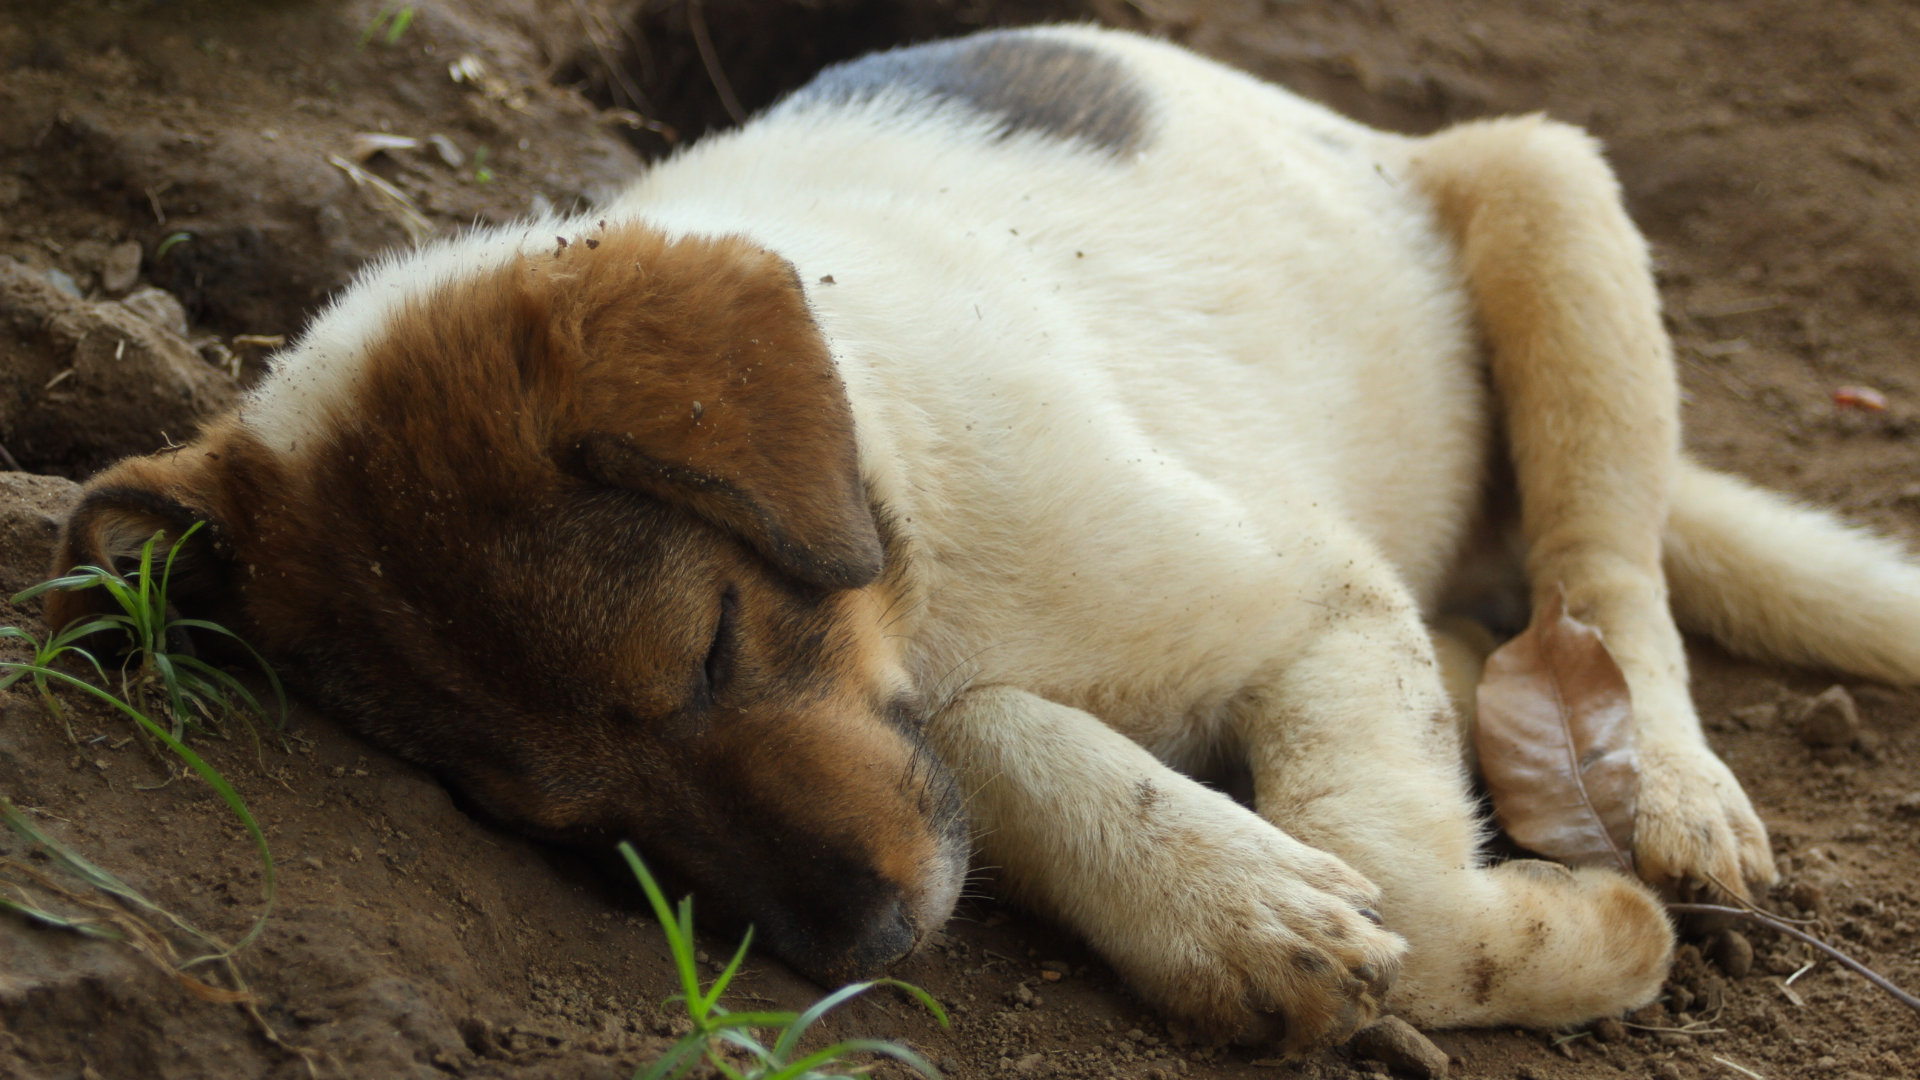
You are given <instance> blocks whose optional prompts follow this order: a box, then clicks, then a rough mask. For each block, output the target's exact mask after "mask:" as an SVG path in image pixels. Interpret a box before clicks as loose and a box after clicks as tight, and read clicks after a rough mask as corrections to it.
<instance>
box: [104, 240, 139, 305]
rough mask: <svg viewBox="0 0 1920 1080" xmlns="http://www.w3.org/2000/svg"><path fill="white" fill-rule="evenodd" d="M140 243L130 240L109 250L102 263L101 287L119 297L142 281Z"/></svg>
mask: <svg viewBox="0 0 1920 1080" xmlns="http://www.w3.org/2000/svg"><path fill="white" fill-rule="evenodd" d="M141 254H142V253H141V250H140V243H139V241H137V240H128V241H126V242H125V243H120V244H115V245H113V246H112V247H110V248H108V249H107V256H106V258H104V259H102V260H101V261H100V287H101V288H102V289H104V290H106V291H107V292H109V293H111V294H113V295H114V296H118V295H120V294H121V293H124V292H126V291H128V290H129V289H131V288H133V286H134V285H135V284H136V283H137V282H138V281H139V280H140V256H141Z"/></svg>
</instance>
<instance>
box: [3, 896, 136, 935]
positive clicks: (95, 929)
mask: <svg viewBox="0 0 1920 1080" xmlns="http://www.w3.org/2000/svg"><path fill="white" fill-rule="evenodd" d="M0 908H5V909H6V910H8V911H13V912H18V913H19V914H21V915H23V916H25V917H26V918H28V919H31V920H32V921H34V922H37V923H42V924H44V925H47V926H51V927H55V928H57V929H60V930H71V931H73V932H74V933H76V934H84V935H86V936H87V937H93V938H104V939H106V940H108V941H119V940H120V939H121V937H122V936H123V935H122V934H121V933H120V931H118V930H115V929H114V928H113V927H111V926H102V925H101V924H100V921H99V920H98V919H70V918H68V917H67V916H65V915H58V914H55V913H54V912H51V911H48V910H46V909H45V908H41V907H35V906H34V905H32V904H28V903H24V902H22V901H19V900H12V899H9V898H7V897H5V896H0Z"/></svg>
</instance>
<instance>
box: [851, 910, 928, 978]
mask: <svg viewBox="0 0 1920 1080" xmlns="http://www.w3.org/2000/svg"><path fill="white" fill-rule="evenodd" d="M917 944H919V934H918V933H917V932H916V931H915V929H914V925H913V922H912V920H910V919H909V918H907V909H906V905H905V904H903V903H901V902H900V901H899V900H898V899H895V900H894V901H893V902H892V903H890V904H887V905H886V906H885V907H883V908H882V909H881V910H880V911H878V912H877V913H875V915H874V917H873V918H872V919H871V920H870V921H869V922H868V924H867V927H866V932H865V933H864V934H863V935H862V936H861V937H860V939H859V940H858V941H857V942H856V943H855V945H854V947H853V953H852V956H851V957H850V958H849V961H848V965H849V967H851V968H852V969H853V971H854V974H853V975H852V977H853V978H856V979H860V978H866V977H868V976H871V975H877V974H879V973H880V972H882V971H885V970H886V969H887V968H889V967H892V966H893V965H894V964H896V963H899V962H900V961H902V960H905V959H906V958H907V956H908V955H909V954H910V953H912V952H913V948H914V946H915V945H917Z"/></svg>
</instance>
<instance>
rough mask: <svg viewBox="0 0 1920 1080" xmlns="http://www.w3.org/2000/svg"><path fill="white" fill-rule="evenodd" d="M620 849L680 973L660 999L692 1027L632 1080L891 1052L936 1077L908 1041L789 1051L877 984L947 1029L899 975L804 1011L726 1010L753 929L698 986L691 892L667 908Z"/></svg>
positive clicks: (756, 1077) (795, 1075) (629, 853)
mask: <svg viewBox="0 0 1920 1080" xmlns="http://www.w3.org/2000/svg"><path fill="white" fill-rule="evenodd" d="M620 854H621V856H622V857H624V858H625V859H626V860H627V865H628V866H630V867H632V868H633V876H634V877H636V878H638V879H639V880H640V888H641V889H642V890H643V891H645V892H646V894H647V903H649V904H650V905H652V907H653V914H654V917H655V918H657V919H659V920H660V929H661V930H663V931H665V933H666V935H667V948H668V949H669V950H671V951H672V953H673V966H674V968H675V969H676V970H677V971H678V972H679V974H680V987H681V992H680V993H678V994H675V995H674V996H673V997H671V998H668V999H667V1000H668V1001H669V1002H674V1001H678V1002H680V1003H682V1004H683V1005H684V1006H685V1007H686V1010H687V1018H688V1019H689V1020H691V1021H692V1022H693V1030H692V1031H689V1032H688V1033H687V1034H686V1035H684V1036H682V1037H681V1038H680V1041H679V1042H677V1043H675V1044H674V1045H673V1047H672V1048H671V1049H669V1050H668V1051H667V1052H666V1053H665V1054H663V1055H662V1056H661V1057H660V1059H659V1060H657V1061H655V1062H654V1063H653V1064H651V1065H648V1066H647V1067H645V1068H644V1069H641V1070H640V1071H639V1072H636V1073H635V1074H634V1080H679V1078H680V1077H683V1076H685V1075H687V1073H688V1072H690V1071H692V1070H693V1068H694V1067H695V1066H696V1065H698V1064H700V1063H701V1062H702V1061H705V1062H706V1064H707V1066H708V1067H709V1068H711V1069H713V1070H714V1071H715V1072H717V1073H719V1074H720V1075H721V1076H724V1077H727V1080H827V1078H830V1077H847V1076H862V1075H865V1074H866V1072H867V1071H868V1070H869V1069H870V1068H871V1065H849V1064H848V1063H847V1059H848V1058H849V1057H851V1056H852V1055H855V1054H875V1055H878V1056H880V1057H888V1058H892V1059H894V1060H895V1061H898V1062H900V1063H902V1064H904V1065H906V1066H907V1067H908V1068H910V1069H912V1070H914V1071H915V1072H917V1073H919V1074H920V1075H922V1076H926V1077H930V1078H932V1080H939V1077H940V1070H938V1069H936V1068H934V1067H933V1063H932V1062H930V1061H928V1060H927V1059H926V1058H924V1057H922V1056H920V1054H918V1053H916V1052H915V1051H913V1050H912V1049H910V1048H908V1047H905V1046H901V1045H900V1044H898V1043H893V1042H886V1041H884V1040H880V1039H845V1040H842V1041H840V1042H837V1043H834V1044H833V1045H831V1046H826V1047H822V1048H821V1049H819V1050H815V1051H813V1052H812V1053H809V1054H804V1055H801V1056H799V1057H795V1056H794V1055H795V1054H797V1053H798V1052H799V1049H800V1039H801V1037H802V1036H803V1035H805V1034H806V1032H807V1029H808V1028H810V1027H812V1026H813V1025H814V1023H815V1022H817V1021H818V1020H819V1019H820V1018H821V1017H823V1016H825V1015H827V1013H829V1012H832V1011H833V1010H834V1009H836V1008H838V1007H840V1006H841V1005H844V1004H845V1003H847V1002H848V1001H851V1000H852V999H854V998H856V997H859V996H860V995H861V994H864V993H866V992H867V991H869V990H871V989H873V988H874V987H876V986H891V987H895V988H897V989H899V990H902V991H905V992H906V993H908V994H910V995H912V996H913V997H914V999H915V1000H917V1001H919V1002H920V1004H922V1005H925V1006H926V1007H927V1009H928V1011H929V1012H931V1013H933V1016H934V1019H936V1020H938V1021H940V1026H941V1027H946V1026H947V1013H946V1010H944V1009H942V1008H941V1007H940V1003H939V1002H937V1001H935V1000H934V999H933V995H932V994H929V993H927V992H926V991H925V990H922V989H920V988H919V987H917V986H914V985H913V984H911V983H904V982H901V981H899V980H898V979H874V980H871V981H869V982H858V983H853V984H851V985H849V986H843V987H841V988H840V989H838V990H836V991H834V992H833V993H831V994H828V995H827V996H826V997H824V998H821V999H820V1000H819V1001H817V1002H814V1003H813V1005H812V1006H811V1007H809V1008H808V1009H807V1010H806V1011H804V1012H797V1013H795V1012H729V1011H727V1009H725V1008H724V1007H722V1006H721V1005H720V995H721V994H722V993H724V992H725V991H726V989H727V985H728V984H729V983H731V982H732V981H733V977H734V975H735V974H737V973H738V972H739V970H740V963H741V961H742V960H744V959H746V955H747V946H748V945H749V944H750V943H751V942H752V941H753V931H752V929H748V931H747V934H746V937H745V938H744V939H742V940H741V942H740V948H738V949H737V950H735V951H734V954H733V959H732V960H731V961H729V962H728V964H727V966H726V967H725V968H724V969H723V970H722V971H721V972H720V974H719V975H716V976H715V977H714V980H713V982H712V983H711V984H710V985H708V986H707V987H706V988H705V989H702V988H701V986H700V967H699V962H698V961H697V959H696V958H695V956H694V945H693V898H692V897H690V896H689V897H682V898H681V900H680V904H679V907H678V908H677V909H676V908H674V907H671V906H669V905H668V903H667V898H666V895H665V894H663V893H662V892H661V891H660V886H659V885H658V884H657V883H655V881H654V880H653V875H652V874H650V873H648V872H647V867H646V864H645V863H643V862H641V861H640V856H639V855H638V854H637V853H636V852H635V851H634V850H633V846H632V845H631V844H628V843H626V842H625V841H622V842H621V844H620ZM756 1029H771V1030H772V1031H773V1032H774V1041H773V1045H772V1046H767V1045H766V1044H764V1043H762V1042H761V1041H760V1040H759V1039H758V1038H756V1037H755V1035H754V1031H755V1030H756ZM723 1047H733V1048H734V1049H736V1050H742V1051H745V1052H746V1055H747V1057H748V1059H749V1060H748V1063H747V1064H746V1065H745V1066H744V1067H743V1066H739V1065H737V1064H735V1063H734V1062H733V1061H730V1060H728V1059H727V1058H726V1057H723V1056H722V1055H721V1053H720V1051H721V1049H722V1048H723Z"/></svg>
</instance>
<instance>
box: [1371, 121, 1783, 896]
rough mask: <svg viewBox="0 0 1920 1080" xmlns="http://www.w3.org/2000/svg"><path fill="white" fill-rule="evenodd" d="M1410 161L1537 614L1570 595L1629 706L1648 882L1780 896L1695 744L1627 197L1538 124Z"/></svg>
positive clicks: (1429, 149) (1673, 403)
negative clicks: (1434, 228)
mask: <svg viewBox="0 0 1920 1080" xmlns="http://www.w3.org/2000/svg"><path fill="white" fill-rule="evenodd" d="M1410 145H1411V149H1410V150H1409V152H1408V160H1407V163H1406V164H1407V168H1408V171H1409V173H1410V174H1411V176H1412V177H1413V178H1414V179H1415V180H1416V182H1418V183H1419V184H1420V185H1421V186H1422V187H1423V188H1424V190H1425V191H1426V192H1427V193H1428V194H1429V196H1430V197H1431V198H1432V200H1433V202H1434V205H1435V206H1436V207H1437V209H1438V211H1439V214H1440V218H1441V220H1442V222H1443V224H1444V225H1445V226H1446V228H1447V229H1449V230H1450V231H1451V233H1452V235H1453V236H1454V238H1455V241H1456V243H1457V245H1458V247H1459V250H1460V256H1461V260H1462V264H1463V268H1464V270H1465V274H1466V281H1467V285H1468V288H1469V290H1470V292H1471V295H1472V298H1473V300H1474V303H1475V306H1476V308H1477V312H1478V315H1479V320H1480V325H1481V328H1482V332H1483V333H1484V335H1485V338H1486V343H1487V346H1488V349H1489V354H1490V359H1489V362H1490V366H1491V370H1492V376H1493V383H1494V387H1495V390H1496V392H1497V395H1498V398H1499V404H1500V409H1501V413H1502V418H1503V424H1504V430H1505V432H1506V435H1507V442H1508V445H1509V446H1510V448H1511V453H1512V457H1513V465H1514V471H1515V474H1516V476H1517V478H1518V481H1519V487H1520V502H1521V526H1522V530H1523V533H1524V535H1525V540H1526V545H1527V577H1528V581H1529V583H1530V585H1531V587H1532V591H1533V595H1534V607H1535V609H1536V610H1538V609H1539V608H1540V606H1541V603H1542V602H1543V600H1544V599H1545V597H1546V596H1547V594H1549V593H1550V592H1551V591H1554V590H1559V591H1561V592H1562V593H1563V594H1564V596H1565V598H1566V605H1567V610H1568V611H1569V612H1570V613H1571V614H1573V615H1574V616H1575V617H1577V618H1580V619H1582V620H1584V621H1586V622H1588V623H1591V624H1593V625H1595V626H1597V627H1598V628H1599V629H1600V631H1601V633H1602V635H1603V636H1604V639H1605V641H1606V644H1607V647H1608V649H1609V650H1610V651H1611V652H1612V653H1613V656H1614V658H1615V659H1616V660H1617V661H1618V662H1619V663H1620V666H1621V669H1622V670H1623V671H1624V672H1625V673H1626V676H1627V683H1628V686H1629V688H1630V689H1631V691H1632V695H1633V707H1634V711H1635V726H1636V729H1637V731H1638V734H1639V739H1640V758H1641V792H1640V800H1639V809H1638V813H1637V816H1636V822H1635V826H1636V832H1635V838H1634V857H1635V863H1636V868H1637V869H1638V871H1639V873H1640V875H1641V876H1642V877H1644V878H1646V879H1647V880H1648V881H1650V882H1653V883H1655V884H1657V885H1661V886H1665V887H1669V888H1674V887H1679V886H1681V885H1682V884H1683V883H1700V884H1712V885H1718V886H1722V887H1724V888H1725V889H1727V890H1728V891H1731V892H1734V893H1740V894H1744V893H1745V892H1746V891H1747V888H1748V884H1749V883H1768V882H1771V881H1773V880H1774V877H1775V873H1774V866H1773V857H1772V854H1771V852H1770V850H1769V848H1768V844H1767V836H1766V830H1765V828H1764V827H1763V826H1762V825H1761V824H1760V820H1759V818H1758V817H1757V816H1756V815H1755V814H1754V812H1753V808H1752V806H1751V804H1750V803H1749V802H1748V801H1747V797H1746V795H1745V793H1744V792H1742V791H1741V790H1740V785H1739V783H1738V782H1737V781H1736V780H1735V779H1734V778H1733V775H1732V773H1731V772H1729V771H1728V770H1727V768H1726V766H1725V765H1724V764H1722V763H1721V761H1720V760H1719V758H1717V757H1715V756H1714V754H1713V752H1712V750H1711V749H1709V748H1708V746H1707V744H1706V739H1705V737H1704V736H1703V735H1702V733H1701V731H1700V725H1699V721H1698V718H1697V717H1696V715H1695V713H1694V709H1693V703H1692V700H1691V698H1690V696H1689V694H1688V688H1687V662H1686V653H1685V651H1684V649H1683V647H1682V644H1681V639H1680V633H1679V631H1678V629H1676V627H1675V625H1674V621H1673V617H1672V614H1671V612H1670V610H1669V607H1668V595H1667V585H1666V579H1665V577H1664V576H1663V570H1662V564H1661V537H1662V532H1663V530H1664V529H1665V527H1666V524H1667V519H1668V504H1669V500H1670V498H1671V495H1672V490H1673V485H1674V482H1675V472H1676V469H1677V467H1678V463H1679V430H1680V424H1679V393H1678V386H1677V382H1676V379H1675V376H1674V369H1673V360H1672V347H1671V345H1670V343H1669V342H1668V340H1667V335H1666V331H1665V329H1664V328H1663V327H1662V325H1661V322H1660V306H1659V297H1658V295H1657V293H1656V292H1655V290H1654V286H1653V279H1652V274H1651V272H1650V270H1649V265H1648V258H1647V251H1646V244H1645V241H1644V240H1642V239H1641V237H1640V234H1639V233H1638V232H1637V231H1636V230H1635V229H1634V227H1633V223H1632V222H1631V221H1630V220H1629V219H1628V217H1627V214H1626V211H1625V209H1624V208H1623V207H1622V206H1621V202H1620V192H1619V187H1618V185H1617V184H1616V183H1615V181H1614V178H1613V175H1612V173H1611V172H1610V171H1609V170H1608V168H1607V166H1606V163H1605V162H1604V161H1603V160H1601V157H1600V154H1599V152H1598V150H1597V149H1596V148H1595V146H1594V143H1593V141H1592V140H1591V139H1589V138H1588V137H1587V136H1586V135H1584V134H1583V133H1581V132H1579V131H1578V130H1576V129H1574V128H1570V127H1567V126H1565V125H1561V124H1556V123H1552V122H1550V121H1547V120H1544V119H1541V118H1538V117H1528V118H1521V119H1513V120H1499V121H1489V122H1481V123H1473V124H1465V125H1462V126H1460V127H1456V128H1453V129H1450V130H1448V131H1444V132H1441V133H1440V134H1438V135H1435V136H1432V137H1430V138H1427V139H1423V140H1418V141H1416V142H1414V143H1412V144H1410Z"/></svg>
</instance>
